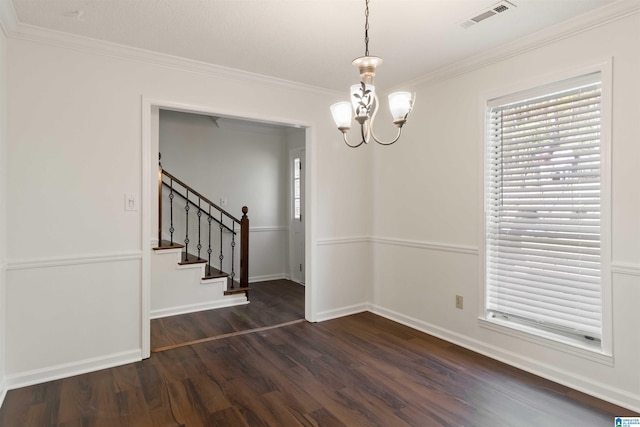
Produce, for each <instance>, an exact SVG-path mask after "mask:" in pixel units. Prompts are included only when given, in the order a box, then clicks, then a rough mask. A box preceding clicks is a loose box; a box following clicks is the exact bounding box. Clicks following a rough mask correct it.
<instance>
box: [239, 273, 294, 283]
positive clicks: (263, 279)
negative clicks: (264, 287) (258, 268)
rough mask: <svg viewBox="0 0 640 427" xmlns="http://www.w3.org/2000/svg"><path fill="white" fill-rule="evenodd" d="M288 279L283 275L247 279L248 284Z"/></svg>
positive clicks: (286, 275) (266, 275)
mask: <svg viewBox="0 0 640 427" xmlns="http://www.w3.org/2000/svg"><path fill="white" fill-rule="evenodd" d="M288 278H289V275H288V274H284V273H277V274H263V275H262V276H251V277H249V283H256V282H266V281H269V280H282V279H288Z"/></svg>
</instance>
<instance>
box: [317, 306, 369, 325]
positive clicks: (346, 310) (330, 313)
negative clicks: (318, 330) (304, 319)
mask: <svg viewBox="0 0 640 427" xmlns="http://www.w3.org/2000/svg"><path fill="white" fill-rule="evenodd" d="M368 310H369V304H367V303H363V304H354V305H349V306H346V307H341V308H336V309H333V310H327V311H321V312H320V313H318V314H317V315H316V322H324V321H326V320H331V319H337V318H339V317H344V316H350V315H352V314H358V313H362V312H364V311H368Z"/></svg>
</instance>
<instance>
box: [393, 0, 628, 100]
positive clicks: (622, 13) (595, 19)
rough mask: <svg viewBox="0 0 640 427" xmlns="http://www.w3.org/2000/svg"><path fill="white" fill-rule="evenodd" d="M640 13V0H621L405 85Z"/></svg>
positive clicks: (453, 74) (462, 71) (464, 69)
mask: <svg viewBox="0 0 640 427" xmlns="http://www.w3.org/2000/svg"><path fill="white" fill-rule="evenodd" d="M639 12H640V0H618V1H616V2H614V3H612V4H608V5H606V6H603V7H600V8H597V9H594V10H592V11H590V12H587V13H585V14H583V15H580V16H577V17H575V18H572V19H569V20H567V21H564V22H561V23H559V24H556V25H553V26H551V27H547V28H545V29H543V30H540V31H538V32H536V33H533V34H530V35H528V36H525V37H522V38H519V39H517V40H514V41H512V42H509V43H505V44H503V45H500V46H499V47H496V48H494V49H490V50H487V51H485V52H482V53H481V54H478V55H474V56H471V57H469V58H467V59H465V60H463V61H458V62H456V63H454V64H451V65H448V66H445V67H442V68H440V69H438V70H435V71H433V72H431V73H429V74H426V75H424V76H421V77H418V78H416V79H413V80H410V81H408V82H405V83H404V84H403V85H402V86H403V87H406V86H418V85H422V84H427V83H434V82H438V81H444V80H448V79H450V78H452V77H456V76H459V75H462V74H466V73H469V72H471V71H474V70H477V69H479V68H482V67H485V66H488V65H490V64H494V63H497V62H500V61H504V60H506V59H508V58H512V57H514V56H517V55H520V54H522V53H525V52H529V51H532V50H535V49H538V48H540V47H543V46H546V45H549V44H552V43H555V42H557V41H560V40H563V39H566V38H569V37H572V36H575V35H577V34H580V33H583V32H586V31H589V30H592V29H594V28H597V27H600V26H602V25H606V24H608V23H611V22H614V21H617V20H620V19H623V18H625V17H627V16H630V15H633V14H636V13H639Z"/></svg>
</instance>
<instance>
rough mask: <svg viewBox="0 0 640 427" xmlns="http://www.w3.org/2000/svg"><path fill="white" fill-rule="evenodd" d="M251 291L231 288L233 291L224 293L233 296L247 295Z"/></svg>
mask: <svg viewBox="0 0 640 427" xmlns="http://www.w3.org/2000/svg"><path fill="white" fill-rule="evenodd" d="M250 290H251V288H248V287H247V288H233V289H228V290H226V291H224V294H225V295H235V294H241V293H247V292H249V291H250Z"/></svg>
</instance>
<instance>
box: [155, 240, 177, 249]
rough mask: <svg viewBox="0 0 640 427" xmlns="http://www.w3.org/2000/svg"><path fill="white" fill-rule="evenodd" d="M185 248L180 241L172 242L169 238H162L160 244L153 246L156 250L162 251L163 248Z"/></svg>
mask: <svg viewBox="0 0 640 427" xmlns="http://www.w3.org/2000/svg"><path fill="white" fill-rule="evenodd" d="M181 248H184V245H181V244H179V243H176V242H173V244H171V242H170V241H169V240H161V241H160V245H158V246H156V247H155V248H153V250H154V251H160V250H163V249H181Z"/></svg>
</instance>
